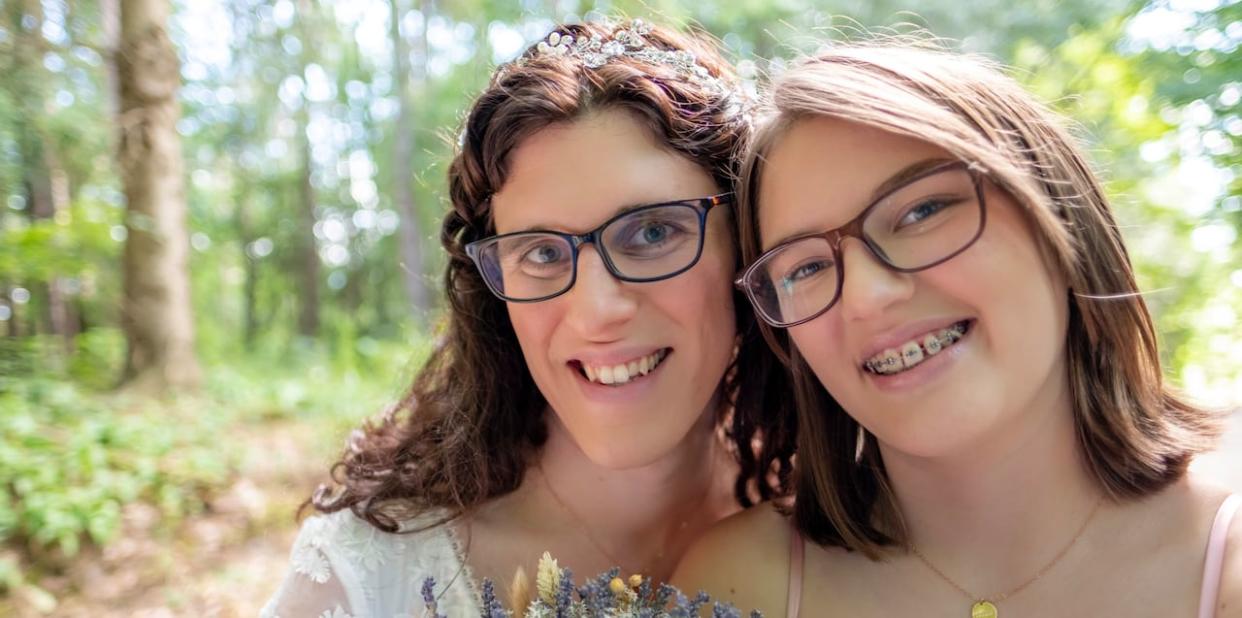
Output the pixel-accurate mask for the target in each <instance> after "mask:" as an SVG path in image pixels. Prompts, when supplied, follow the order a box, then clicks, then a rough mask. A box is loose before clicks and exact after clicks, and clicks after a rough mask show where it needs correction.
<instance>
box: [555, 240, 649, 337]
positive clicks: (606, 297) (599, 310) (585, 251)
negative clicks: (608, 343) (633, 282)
mask: <svg viewBox="0 0 1242 618" xmlns="http://www.w3.org/2000/svg"><path fill="white" fill-rule="evenodd" d="M565 296H567V297H568V301H569V309H568V311H567V312H566V316H565V317H566V320H567V321H568V323H569V325H570V326H571V327H572V328H574V329H575V330H577V331H578V333H579V334H581V335H582V336H583V337H585V338H587V339H589V340H602V339H611V338H614V337H615V336H617V333H615V332H614V331H615V329H616V328H617V327H618V326H620V325H622V324H624V323H626V322H627V321H629V320H630V319H632V318H633V317H634V314H635V313H637V311H638V301H637V299H636V298H635V296H634V294H633V292H632V290H631V289H630V287H629V286H628V285H627V284H626V283H624V282H622V281H618V280H617V278H616V277H613V276H612V273H610V272H608V268H607V267H606V266H605V265H604V260H603V258H602V257H600V255H599V253H598V252H597V251H596V250H595V247H594V246H592V245H584V246H583V247H582V250H581V252H580V253H579V254H578V277H577V280H576V281H575V282H574V286H573V287H572V288H570V290H569V291H568V292H566V293H565Z"/></svg>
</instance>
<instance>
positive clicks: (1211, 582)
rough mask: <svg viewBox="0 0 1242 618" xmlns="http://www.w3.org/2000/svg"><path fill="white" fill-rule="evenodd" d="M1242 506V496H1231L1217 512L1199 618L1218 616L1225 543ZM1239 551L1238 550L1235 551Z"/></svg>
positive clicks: (1201, 592)
mask: <svg viewBox="0 0 1242 618" xmlns="http://www.w3.org/2000/svg"><path fill="white" fill-rule="evenodd" d="M1239 506H1242V496H1239V495H1237V494H1233V495H1230V496H1229V497H1228V498H1225V501H1224V502H1223V503H1221V505H1220V509H1218V510H1217V511H1216V520H1215V521H1213V522H1212V531H1211V532H1210V533H1209V534H1208V542H1207V552H1206V554H1205V555H1204V558H1203V588H1202V589H1201V590H1200V592H1199V618H1212V617H1213V616H1215V615H1216V602H1217V597H1218V596H1219V594H1220V578H1221V571H1223V570H1224V567H1225V541H1226V540H1227V539H1228V538H1229V524H1230V522H1232V521H1233V516H1234V514H1235V513H1237V512H1238V507H1239ZM1235 551H1237V550H1235Z"/></svg>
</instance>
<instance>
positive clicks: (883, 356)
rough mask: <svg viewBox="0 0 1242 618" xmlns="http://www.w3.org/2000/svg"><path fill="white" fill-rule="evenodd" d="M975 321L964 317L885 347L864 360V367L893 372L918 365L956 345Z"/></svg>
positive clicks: (883, 372) (884, 373)
mask: <svg viewBox="0 0 1242 618" xmlns="http://www.w3.org/2000/svg"><path fill="white" fill-rule="evenodd" d="M973 324H974V321H973V320H962V321H961V322H956V323H954V324H950V325H949V326H946V327H944V328H938V329H933V330H931V331H928V332H926V333H923V334H920V335H918V336H915V337H913V338H911V339H908V340H906V341H904V342H902V343H900V344H897V345H895V346H892V347H888V348H885V349H884V350H882V351H881V352H879V353H878V354H876V355H875V356H872V357H871V358H868V359H867V360H865V361H863V364H862V366H863V369H864V370H866V371H867V372H869V373H873V374H878V375H893V374H897V373H901V372H903V371H906V370H909V369H912V368H914V367H917V366H918V365H919V364H921V363H922V362H923V361H925V360H927V359H928V358H931V357H932V356H935V355H936V354H939V353H940V352H942V351H944V350H945V349H947V348H949V347H952V346H954V345H956V344H957V342H958V341H960V340H961V339H962V337H965V336H966V333H967V332H968V331H969V330H970V328H971V326H973Z"/></svg>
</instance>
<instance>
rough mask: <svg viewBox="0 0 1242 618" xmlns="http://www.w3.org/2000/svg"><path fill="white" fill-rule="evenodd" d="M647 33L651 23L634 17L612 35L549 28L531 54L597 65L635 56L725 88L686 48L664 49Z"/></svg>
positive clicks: (721, 90) (718, 88)
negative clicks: (585, 34)
mask: <svg viewBox="0 0 1242 618" xmlns="http://www.w3.org/2000/svg"><path fill="white" fill-rule="evenodd" d="M650 33H651V24H648V23H647V22H644V21H643V20H641V19H635V20H634V22H633V24H632V26H631V27H630V28H623V29H621V30H618V31H616V32H615V33H614V34H613V35H612V38H609V39H605V38H602V37H600V36H599V35H598V34H592V35H591V36H589V37H576V38H575V37H574V36H573V35H571V34H562V33H560V32H553V33H552V34H549V35H548V38H546V39H544V40H542V41H539V43H538V44H536V45H535V56H534V57H539V56H565V57H569V58H578V59H580V60H582V64H584V65H585V66H587V67H590V68H592V69H598V68H599V67H602V66H604V65H605V64H607V63H608V61H609V60H612V59H613V58H617V57H619V56H626V57H629V58H636V59H638V60H641V61H643V62H647V63H649V64H662V65H665V66H668V67H672V68H673V69H674V70H676V71H677V72H678V73H681V74H682V75H684V76H685V77H686V78H687V79H689V80H690V81H692V82H694V83H696V84H699V85H700V86H705V87H707V88H709V89H711V90H713V91H715V92H717V93H720V94H724V93H726V90H727V88H726V87H725V85H724V83H723V82H721V80H720V79H718V78H716V77H713V76H712V74H711V73H709V72H708V71H707V68H705V67H704V66H703V65H701V64H699V62H698V59H697V58H695V56H694V53H692V52H689V51H686V50H676V51H668V50H663V49H659V48H657V47H655V46H654V45H651V44H650V43H648V42H647V39H645V38H643V37H645V36H646V35H648V34H650Z"/></svg>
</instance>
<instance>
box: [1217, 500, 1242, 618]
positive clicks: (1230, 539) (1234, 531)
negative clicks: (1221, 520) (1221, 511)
mask: <svg viewBox="0 0 1242 618" xmlns="http://www.w3.org/2000/svg"><path fill="white" fill-rule="evenodd" d="M1216 603H1217V604H1216V618H1242V508H1239V509H1238V510H1235V511H1234V516H1233V521H1232V522H1231V523H1230V525H1229V531H1228V533H1227V536H1226V541H1225V555H1224V564H1223V565H1222V569H1221V580H1220V592H1219V594H1218V596H1217V598H1216Z"/></svg>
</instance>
